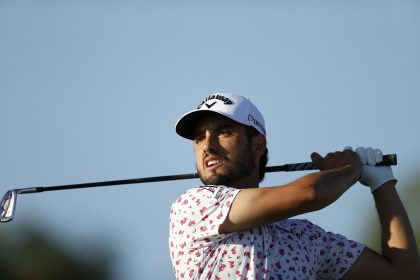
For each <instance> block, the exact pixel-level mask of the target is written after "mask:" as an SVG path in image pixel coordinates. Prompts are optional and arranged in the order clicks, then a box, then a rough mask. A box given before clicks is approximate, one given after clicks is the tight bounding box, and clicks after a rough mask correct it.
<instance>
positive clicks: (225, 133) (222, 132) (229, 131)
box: [217, 127, 233, 137]
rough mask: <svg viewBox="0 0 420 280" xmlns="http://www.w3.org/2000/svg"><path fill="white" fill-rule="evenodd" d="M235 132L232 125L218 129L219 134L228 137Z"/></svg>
mask: <svg viewBox="0 0 420 280" xmlns="http://www.w3.org/2000/svg"><path fill="white" fill-rule="evenodd" d="M232 134H233V130H232V128H231V127H224V128H220V129H218V130H217V135H219V136H222V137H227V136H230V135H232Z"/></svg>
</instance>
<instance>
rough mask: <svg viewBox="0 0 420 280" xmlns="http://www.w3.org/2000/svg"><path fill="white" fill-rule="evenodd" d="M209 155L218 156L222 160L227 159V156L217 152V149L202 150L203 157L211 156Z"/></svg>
mask: <svg viewBox="0 0 420 280" xmlns="http://www.w3.org/2000/svg"><path fill="white" fill-rule="evenodd" d="M211 156H213V157H219V158H222V159H223V160H227V156H226V155H224V154H222V153H220V152H218V151H210V152H207V151H204V156H203V159H206V158H208V157H211Z"/></svg>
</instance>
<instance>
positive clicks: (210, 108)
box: [175, 93, 266, 139]
mask: <svg viewBox="0 0 420 280" xmlns="http://www.w3.org/2000/svg"><path fill="white" fill-rule="evenodd" d="M212 113H213V114H214V113H216V114H219V115H222V116H225V117H227V118H229V119H231V120H233V121H235V122H238V123H241V124H243V125H246V126H251V127H253V128H255V129H256V130H257V131H258V132H259V133H261V134H262V135H264V136H265V135H266V130H265V122H264V118H263V116H262V114H261V113H260V111H259V110H258V109H257V107H255V105H254V104H252V102H251V101H250V100H249V98H247V97H245V96H241V95H237V94H233V93H214V94H211V95H210V96H208V97H207V98H206V99H204V100H203V101H202V102H201V103H200V104H199V105H198V107H197V109H196V110H193V111H190V112H188V113H186V114H185V115H183V116H182V117H181V118H180V119H179V120H178V122H177V123H176V125H175V130H176V133H178V134H179V135H180V136H182V137H184V138H187V139H193V131H194V127H195V125H196V122H197V120H198V119H199V118H200V117H203V116H205V115H208V114H212Z"/></svg>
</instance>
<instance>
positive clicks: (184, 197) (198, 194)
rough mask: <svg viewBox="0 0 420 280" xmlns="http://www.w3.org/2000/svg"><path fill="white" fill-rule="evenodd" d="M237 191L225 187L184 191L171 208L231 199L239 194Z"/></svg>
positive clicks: (206, 187)
mask: <svg viewBox="0 0 420 280" xmlns="http://www.w3.org/2000/svg"><path fill="white" fill-rule="evenodd" d="M239 191H240V190H239V189H236V188H233V187H227V186H198V187H194V188H190V189H188V190H186V191H185V192H184V193H183V194H181V195H180V196H179V197H178V199H177V200H176V201H174V203H173V204H172V207H179V206H182V205H188V204H190V203H192V202H194V203H195V204H197V206H198V205H199V204H202V203H206V202H214V201H218V200H221V199H225V198H233V197H235V196H236V194H237V193H238V192H239Z"/></svg>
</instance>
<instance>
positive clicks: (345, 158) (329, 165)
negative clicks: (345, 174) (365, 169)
mask: <svg viewBox="0 0 420 280" xmlns="http://www.w3.org/2000/svg"><path fill="white" fill-rule="evenodd" d="M311 158H312V162H313V163H314V164H315V166H316V167H317V168H318V169H319V170H321V171H323V170H330V169H335V168H341V167H345V166H351V167H352V168H353V170H354V171H355V174H356V176H357V178H359V177H360V176H361V173H362V163H361V161H360V159H359V157H358V155H357V154H356V153H355V152H353V151H352V150H349V149H344V151H342V152H338V151H337V152H334V153H328V154H327V155H326V156H325V157H321V156H320V155H319V154H318V153H313V154H312V155H311Z"/></svg>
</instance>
